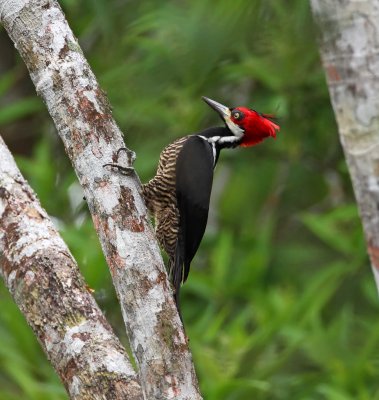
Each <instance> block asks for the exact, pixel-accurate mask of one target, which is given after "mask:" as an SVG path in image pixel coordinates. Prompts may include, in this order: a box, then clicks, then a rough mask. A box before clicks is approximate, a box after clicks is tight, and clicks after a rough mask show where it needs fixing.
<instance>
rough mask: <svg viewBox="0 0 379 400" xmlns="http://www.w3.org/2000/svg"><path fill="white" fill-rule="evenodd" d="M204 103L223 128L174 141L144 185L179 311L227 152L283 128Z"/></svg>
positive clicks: (264, 117)
mask: <svg viewBox="0 0 379 400" xmlns="http://www.w3.org/2000/svg"><path fill="white" fill-rule="evenodd" d="M203 100H204V101H205V102H206V103H207V104H208V105H209V106H210V107H211V108H213V109H214V110H215V111H216V112H217V113H218V114H219V116H220V117H221V119H222V121H223V122H224V126H219V127H212V128H208V129H205V130H204V131H202V132H198V133H195V134H192V135H188V136H184V137H182V138H180V139H177V140H175V141H174V142H173V143H171V144H169V145H168V146H167V147H166V148H164V149H163V151H162V153H161V155H160V158H159V163H158V168H157V172H156V175H155V176H154V178H152V179H151V180H150V181H149V182H148V183H146V184H144V185H142V193H143V197H144V199H145V202H146V206H147V208H148V210H149V212H150V213H151V214H152V215H153V216H154V219H155V232H156V236H157V239H158V242H159V244H160V246H161V247H162V248H163V249H164V250H165V252H166V253H167V255H168V258H169V262H168V272H169V276H170V279H171V281H172V284H173V286H174V296H175V302H176V305H177V308H178V311H179V313H180V307H179V290H180V286H181V284H182V283H184V282H185V281H186V279H187V277H188V273H189V270H190V264H191V261H192V259H193V258H194V256H195V254H196V252H197V250H198V248H199V245H200V242H201V240H202V238H203V235H204V231H205V227H206V225H207V219H208V210H209V200H210V195H211V190H212V182H213V170H214V168H215V166H216V163H217V161H218V158H219V155H220V151H221V150H222V149H224V148H236V147H250V146H254V145H257V144H258V143H260V142H262V141H263V140H264V139H266V138H268V137H273V138H275V137H276V132H277V131H279V129H280V127H279V126H278V125H277V124H275V123H274V122H273V121H272V118H273V116H272V115H268V114H261V113H259V112H257V111H255V110H252V109H249V108H246V107H235V108H229V107H226V106H224V105H223V104H220V103H218V102H217V101H214V100H211V99H209V98H207V97H203Z"/></svg>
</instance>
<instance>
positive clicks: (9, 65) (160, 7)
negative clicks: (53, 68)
mask: <svg viewBox="0 0 379 400" xmlns="http://www.w3.org/2000/svg"><path fill="white" fill-rule="evenodd" d="M61 4H62V7H63V9H64V11H65V13H66V15H67V18H68V21H69V24H70V26H71V28H72V29H73V31H74V33H75V35H76V36H77V37H78V38H79V41H80V44H81V46H82V48H83V51H84V53H85V55H86V56H87V58H88V60H89V62H90V64H91V66H92V68H93V70H94V72H95V74H96V76H97V78H98V79H99V81H100V83H101V86H102V88H103V89H104V90H105V91H106V92H107V94H108V96H109V99H110V102H111V104H112V106H113V113H114V116H115V118H116V120H117V122H118V124H119V125H120V127H121V129H122V131H123V132H124V133H125V141H126V143H127V145H128V146H129V147H130V148H132V149H133V150H134V151H135V152H136V153H137V161H136V165H135V166H136V169H137V171H138V173H139V175H140V177H141V180H142V181H143V182H145V181H147V180H148V179H150V178H151V177H152V176H153V175H154V173H155V168H156V164H157V160H158V157H159V153H160V151H161V149H162V148H163V147H164V146H165V145H166V144H167V143H169V142H170V141H172V140H174V139H175V138H177V137H180V136H183V135H185V134H188V133H191V132H196V131H198V130H201V129H204V128H206V127H208V126H211V125H214V124H218V123H219V119H218V117H217V115H216V114H215V113H214V112H213V111H212V110H211V109H210V108H209V107H208V106H207V105H205V104H204V103H203V102H202V101H201V96H202V95H204V96H207V97H210V98H213V99H215V100H217V101H220V102H222V103H224V104H227V105H230V106H238V105H244V106H249V107H252V108H254V109H256V110H258V111H261V112H266V113H275V114H276V115H277V116H278V118H279V120H278V121H279V124H280V125H281V131H280V133H279V134H278V137H277V139H276V140H275V141H274V140H272V139H268V140H266V141H265V142H264V143H263V144H261V145H259V146H257V147H252V148H249V149H240V150H225V151H223V153H222V154H221V157H220V160H219V164H218V166H217V169H216V173H215V182H214V187H213V196H212V202H211V204H212V205H211V207H212V208H211V212H210V218H209V223H208V227H207V232H206V235H205V237H204V240H203V243H202V245H201V248H200V250H199V252H198V254H197V256H196V257H195V259H194V262H193V264H192V270H191V273H190V277H189V279H188V281H187V283H186V284H185V285H184V287H183V289H182V301H181V302H182V310H183V317H184V321H185V324H186V329H187V334H188V336H189V337H190V346H191V350H192V352H193V357H194V362H195V365H196V369H197V372H198V376H199V380H200V387H201V391H202V393H203V395H204V398H205V399H209V400H219V399H227V400H245V399H246V400H249V399H258V400H260V399H267V400H276V399H283V400H284V399H291V400H293V399H294V400H297V399H332V400H349V399H352V400H353V399H354V400H356V399H362V400H364V399H370V400H372V399H379V389H378V383H377V382H378V380H377V376H378V372H379V371H378V370H379V364H378V361H379V360H378V353H377V349H378V345H379V319H378V317H377V314H378V300H377V293H376V289H375V285H374V282H373V277H372V273H371V271H370V266H369V262H368V259H367V255H366V252H365V246H364V240H363V235H362V228H361V224H360V221H359V218H358V213H357V209H356V205H355V202H354V197H353V193H352V189H351V183H350V180H349V175H348V172H347V168H346V164H345V161H344V158H343V154H342V151H341V146H340V144H339V140H338V134H337V128H336V125H335V122H334V117H333V111H332V108H331V105H330V101H329V97H328V92H327V87H326V84H325V78H324V73H323V70H322V67H321V63H320V59H319V54H318V49H317V40H316V37H317V34H316V30H315V28H314V25H313V21H312V17H311V13H310V9H309V4H308V2H307V1H305V0H292V1H284V0H280V1H278V0H234V1H230V0H219V1H215V0H214V1H211V0H192V1H189V0H171V1H142V2H141V1H135V0H129V1H127V0H108V1H105V0H83V1H80V2H78V1H74V0H64V1H62V2H61ZM0 50H1V54H2V55H3V57H1V61H0V73H1V75H0V133H1V134H2V135H3V137H4V138H5V139H6V142H7V143H8V144H9V146H10V148H11V149H12V151H13V152H14V154H15V156H16V159H17V162H18V165H19V167H20V168H21V170H22V172H23V173H24V175H25V177H26V178H27V179H28V180H29V182H30V184H31V186H32V187H33V188H34V189H35V191H36V192H37V194H38V196H39V198H40V200H41V202H42V204H43V206H44V207H45V208H46V209H47V211H48V212H49V214H50V215H51V216H53V217H54V220H55V222H56V224H57V226H58V227H59V229H60V232H61V234H62V236H63V237H64V239H65V240H66V242H67V243H68V245H69V247H70V249H71V251H72V252H73V254H74V256H75V257H76V259H77V261H78V263H79V265H80V268H81V271H82V273H83V274H84V276H85V277H86V280H87V282H88V284H89V285H90V286H91V287H92V288H93V289H95V294H94V295H95V297H96V299H97V301H98V303H99V305H100V306H101V308H102V309H103V310H104V312H105V313H106V316H107V318H108V319H109V320H110V322H111V323H112V325H113V327H114V329H115V331H116V333H117V334H118V335H119V337H120V338H121V339H122V340H123V341H124V343H126V338H125V333H124V327H123V322H122V319H121V315H120V310H119V306H118V303H117V300H116V297H115V294H114V291H113V288H112V284H111V279H110V275H109V272H108V269H107V267H106V264H105V261H104V258H103V255H102V253H101V250H100V247H99V243H98V240H97V237H96V235H95V233H94V230H93V226H92V222H91V219H90V217H89V215H88V212H87V210H86V205H85V203H84V202H83V201H81V196H82V195H81V191H80V188H79V186H78V183H77V181H76V178H75V176H74V174H73V171H72V168H71V166H70V164H69V162H68V160H67V158H66V156H65V155H64V152H63V149H62V147H63V146H62V144H61V142H60V140H59V139H58V138H57V135H56V134H55V131H54V127H53V125H52V122H51V119H50V117H49V116H48V114H47V112H46V110H45V107H44V105H43V103H42V101H41V100H40V98H38V97H37V96H36V94H35V91H34V88H33V86H32V84H31V83H30V79H29V77H28V74H27V71H26V69H25V67H24V65H23V63H22V61H21V60H20V59H19V58H18V57H17V55H16V51H15V50H14V48H13V45H12V44H11V43H10V42H9V40H8V39H7V36H6V33H5V31H4V30H0ZM0 307H1V312H0V399H1V400H3V399H5V400H8V399H9V400H13V399H26V400H34V399H35V400H44V399H46V400H47V399H49V400H55V399H57V400H58V399H67V395H66V394H65V391H64V389H63V387H62V385H61V383H60V382H59V379H58V378H57V377H56V375H55V373H54V371H53V369H52V367H51V366H50V365H49V362H48V361H47V360H46V358H45V356H44V354H43V353H42V351H41V350H40V347H39V345H38V343H37V342H36V340H35V338H34V336H33V334H32V332H31V330H30V328H29V327H28V326H27V325H26V323H25V321H24V318H23V316H22V315H21V314H20V312H19V311H18V310H17V308H16V306H15V305H14V304H13V302H12V300H11V298H10V296H9V294H8V292H7V290H6V289H5V287H4V286H3V284H1V287H0Z"/></svg>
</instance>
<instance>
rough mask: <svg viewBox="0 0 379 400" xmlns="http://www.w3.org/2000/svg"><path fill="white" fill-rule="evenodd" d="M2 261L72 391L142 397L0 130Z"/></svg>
mask: <svg viewBox="0 0 379 400" xmlns="http://www.w3.org/2000/svg"><path fill="white" fill-rule="evenodd" d="M0 269H1V274H2V277H3V279H4V282H5V284H6V286H7V287H8V289H9V291H10V293H11V294H12V296H13V298H14V300H15V302H16V303H17V305H18V307H19V308H20V310H21V311H22V313H23V314H24V315H25V318H26V320H27V321H28V323H29V325H30V326H31V327H32V329H33V331H34V333H35V335H36V336H37V338H38V340H39V342H40V343H41V346H42V348H43V349H44V351H45V353H46V354H47V356H48V358H49V359H50V361H51V363H52V365H53V367H54V368H55V370H56V371H57V373H58V375H59V376H60V378H61V380H62V381H63V383H64V385H65V387H66V389H67V392H68V393H69V395H70V398H71V399H88V400H90V399H109V400H114V399H120V400H121V399H135V400H137V399H142V398H143V397H142V390H141V387H140V385H139V383H138V381H137V377H136V374H135V372H134V371H133V368H132V366H131V364H130V362H129V360H128V356H127V354H126V352H125V350H124V348H123V347H122V345H121V343H120V342H119V340H118V339H117V337H116V336H115V335H114V333H113V332H112V329H111V327H110V325H109V324H108V322H107V321H106V319H105V318H104V316H103V314H102V313H101V311H100V309H99V307H98V305H97V304H96V302H95V300H94V299H93V297H92V296H91V295H90V294H89V293H88V291H87V289H86V285H85V283H84V281H83V279H82V277H81V275H80V273H79V269H78V266H77V264H76V263H75V260H74V259H73V257H72V255H71V254H70V252H69V250H68V248H67V246H66V245H65V243H64V242H63V240H62V239H61V237H60V236H59V234H58V232H57V230H56V229H55V228H54V226H53V224H52V222H51V220H50V218H49V217H48V215H47V214H46V212H45V210H44V209H42V207H41V205H40V204H39V202H38V200H37V199H36V196H35V194H34V193H33V191H32V190H31V188H30V187H29V186H28V184H27V183H26V181H25V180H24V179H23V178H22V176H21V174H20V172H19V170H18V169H17V166H16V165H15V163H14V161H13V158H12V156H11V154H10V153H9V151H8V149H7V148H6V146H5V144H4V142H3V140H2V139H1V138H0Z"/></svg>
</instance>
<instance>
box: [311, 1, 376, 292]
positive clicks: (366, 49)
mask: <svg viewBox="0 0 379 400" xmlns="http://www.w3.org/2000/svg"><path fill="white" fill-rule="evenodd" d="M311 5H312V9H313V14H314V17H315V20H316V22H317V24H318V28H319V31H320V48H321V56H322V61H323V65H324V68H325V72H326V77H327V81H328V86H329V92H330V96H331V100H332V105H333V108H334V112H335V115H336V119H337V123H338V129H339V134H340V139H341V143H342V146H343V149H344V153H345V157H346V161H347V165H348V168H349V172H350V176H351V179H352V182H353V187H354V192H355V196H356V199H357V202H358V206H359V210H360V215H361V219H362V223H363V228H364V232H365V236H366V242H367V248H368V253H369V255H370V259H371V266H372V270H373V272H374V276H375V281H376V285H377V287H378V290H379V95H378V93H379V1H378V0H344V1H341V0H340V1H336V0H311Z"/></svg>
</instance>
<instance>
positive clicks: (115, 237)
mask: <svg viewBox="0 0 379 400" xmlns="http://www.w3.org/2000/svg"><path fill="white" fill-rule="evenodd" d="M0 20H1V22H2V24H3V25H4V27H5V29H6V30H7V32H8V34H9V36H10V37H11V38H12V40H13V41H14V43H15V46H16V48H17V49H18V51H19V52H20V54H21V56H22V57H23V59H24V61H25V63H26V65H27V67H28V69H29V72H30V76H31V78H32V80H33V82H34V84H35V87H36V90H37V93H38V94H39V95H40V96H41V97H42V98H43V100H44V101H45V103H46V105H47V108H48V110H49V112H50V114H51V116H52V118H53V120H54V122H55V125H56V127H57V130H58V133H59V135H60V137H61V138H62V141H63V143H64V146H65V148H66V151H67V154H68V155H69V157H70V159H71V161H72V164H73V166H74V168H75V171H76V174H77V176H78V178H79V181H80V183H81V185H82V186H83V188H84V193H85V197H86V199H87V202H88V206H89V209H90V211H91V214H92V218H93V221H94V224H95V228H96V230H97V232H98V234H99V237H100V241H101V244H102V248H103V251H104V254H105V256H106V259H107V262H108V265H109V268H110V271H111V274H112V278H113V283H114V286H115V289H116V292H117V294H118V297H119V300H120V304H121V309H122V314H123V317H124V321H125V325H126V328H127V333H128V337H129V340H130V344H131V348H132V350H133V354H134V356H135V358H136V361H137V364H138V367H139V376H140V380H141V385H142V388H143V391H144V393H145V395H146V397H147V398H149V399H173V398H176V399H190V400H196V399H200V398H201V396H200V394H199V389H198V384H197V378H196V375H195V371H194V368H193V364H192V359H191V354H190V353H189V350H188V344H187V338H186V336H185V334H184V331H183V327H182V324H181V321H180V319H179V316H178V313H177V310H176V307H175V304H174V301H173V297H172V292H171V288H170V285H169V282H168V279H167V274H166V271H165V268H164V264H163V261H162V258H161V255H160V251H159V248H158V245H157V242H156V240H155V236H154V233H153V230H152V228H151V226H150V223H149V220H148V217H147V215H146V208H145V205H144V203H143V200H142V198H141V195H140V183H139V180H138V177H137V176H136V175H135V174H132V175H130V176H122V175H120V174H119V173H115V172H114V171H112V170H110V169H109V168H103V165H104V164H106V163H109V162H112V161H113V162H115V161H116V159H115V158H116V152H117V150H118V149H119V148H121V147H124V143H123V140H122V136H121V132H120V130H119V128H118V127H117V125H116V123H115V121H114V120H113V118H112V112H111V108H110V105H109V104H108V100H107V98H106V96H105V94H104V93H103V92H102V90H101V89H100V87H99V85H98V83H97V82H96V79H95V76H94V75H93V73H92V71H91V69H90V67H89V65H88V63H87V61H86V60H85V58H84V56H83V54H82V52H81V49H80V47H79V45H78V42H77V40H76V38H75V37H74V36H73V34H72V32H71V30H70V28H69V26H68V25H67V22H66V20H65V18H64V15H63V13H62V11H61V9H60V7H59V5H58V3H57V2H56V1H53V0H44V1H37V0H30V1H29V0H0ZM120 158H123V160H119V161H123V162H124V163H125V165H127V166H131V165H132V161H133V154H132V152H130V151H128V152H126V153H122V155H121V157H120Z"/></svg>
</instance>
